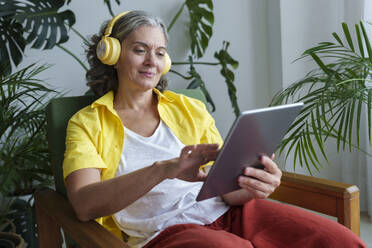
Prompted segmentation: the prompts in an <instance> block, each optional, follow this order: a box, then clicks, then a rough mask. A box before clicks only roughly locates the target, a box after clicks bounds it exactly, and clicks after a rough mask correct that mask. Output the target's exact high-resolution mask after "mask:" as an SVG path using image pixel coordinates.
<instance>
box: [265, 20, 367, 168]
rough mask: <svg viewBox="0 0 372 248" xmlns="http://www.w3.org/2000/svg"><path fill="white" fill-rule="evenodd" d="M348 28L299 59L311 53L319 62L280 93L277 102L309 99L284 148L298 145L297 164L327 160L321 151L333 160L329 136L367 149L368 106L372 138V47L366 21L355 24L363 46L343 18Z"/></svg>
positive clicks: (348, 145) (341, 146)
mask: <svg viewBox="0 0 372 248" xmlns="http://www.w3.org/2000/svg"><path fill="white" fill-rule="evenodd" d="M342 30H343V37H342V38H341V36H340V35H338V34H337V33H333V37H334V39H335V41H336V42H321V43H319V44H318V45H317V46H315V47H312V48H310V49H307V50H306V51H305V52H304V53H303V54H302V55H301V57H300V58H299V59H304V58H311V59H312V60H313V61H314V62H315V63H316V65H317V67H316V68H314V69H313V70H311V71H310V72H309V73H308V74H307V75H306V76H305V77H304V78H303V79H301V80H299V81H297V82H295V83H293V84H292V85H290V86H289V87H288V88H286V89H284V90H283V91H281V92H279V93H277V94H276V95H275V96H274V98H273V100H272V102H271V105H278V104H283V103H288V102H297V101H302V102H304V104H305V107H304V108H303V110H302V111H301V113H300V115H299V116H298V118H297V119H296V121H295V122H294V123H293V124H292V126H291V127H290V129H289V132H288V134H287V136H286V138H285V139H284V140H283V142H282V143H281V145H280V148H279V152H280V153H283V152H290V151H294V166H295V163H296V162H297V163H300V165H301V166H306V168H307V169H308V171H309V172H310V173H312V171H313V170H314V169H315V170H319V166H322V164H321V162H320V161H321V160H320V159H319V156H322V157H323V158H325V160H326V161H328V159H327V153H326V150H325V142H326V141H327V139H328V138H334V139H335V140H336V144H337V151H341V150H342V151H344V150H349V151H351V150H352V148H353V147H354V148H358V149H361V147H360V139H359V134H360V132H361V120H362V119H361V116H362V114H363V108H364V106H365V107H366V108H367V110H368V114H367V122H368V130H369V132H368V136H369V143H370V144H371V123H372V121H371V118H372V114H371V106H372V88H371V87H370V86H369V84H367V82H368V81H370V78H371V75H372V48H371V45H370V42H369V38H368V36H367V33H366V32H365V28H364V26H363V23H362V22H361V23H360V24H359V25H358V24H357V25H355V35H356V40H357V45H358V47H356V46H355V44H354V43H353V38H352V34H351V32H350V30H349V27H348V25H347V24H346V23H342ZM364 47H365V48H366V51H367V53H365V50H364ZM366 54H367V55H368V57H366ZM355 135H356V137H355V138H354V136H355ZM355 142H356V144H354V143H355ZM316 151H320V154H321V155H319V153H318V152H316ZM287 157H288V154H287V156H286V158H287Z"/></svg>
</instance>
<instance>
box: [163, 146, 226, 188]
mask: <svg viewBox="0 0 372 248" xmlns="http://www.w3.org/2000/svg"><path fill="white" fill-rule="evenodd" d="M218 152H219V149H218V144H199V145H194V146H186V147H184V148H183V149H182V151H181V154H180V157H178V158H174V159H170V160H166V161H162V162H159V163H166V164H167V171H168V173H169V174H168V178H178V179H181V180H185V181H189V182H195V181H203V180H205V178H206V176H207V174H206V173H204V172H203V171H202V170H200V166H201V165H203V164H206V163H208V162H209V161H213V160H215V159H216V157H217V154H218Z"/></svg>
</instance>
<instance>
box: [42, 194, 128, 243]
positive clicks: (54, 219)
mask: <svg viewBox="0 0 372 248" xmlns="http://www.w3.org/2000/svg"><path fill="white" fill-rule="evenodd" d="M35 209H36V220H37V230H38V242H39V248H54V247H58V248H59V247H62V236H61V228H62V229H63V230H64V232H65V233H66V234H68V235H69V236H70V237H71V238H72V239H73V240H75V241H76V242H77V243H78V244H79V245H80V246H81V247H90V248H94V247H113V248H116V247H117V248H119V247H120V248H123V247H128V246H127V245H126V244H125V243H124V242H123V241H122V240H120V239H119V238H117V237H116V236H115V235H114V234H112V233H111V232H109V231H108V230H106V229H105V228H104V227H102V226H101V225H100V224H98V223H97V222H95V221H93V220H92V221H88V222H81V221H79V220H78V219H77V218H76V215H75V213H74V210H73V209H72V207H71V205H70V203H69V202H68V200H67V199H66V198H65V197H64V196H62V195H61V194H59V193H57V192H56V191H54V190H50V189H48V190H44V191H40V192H38V193H36V194H35Z"/></svg>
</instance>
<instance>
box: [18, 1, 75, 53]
mask: <svg viewBox="0 0 372 248" xmlns="http://www.w3.org/2000/svg"><path fill="white" fill-rule="evenodd" d="M64 4H65V2H64V1H62V0H42V1H36V0H28V1H25V3H23V4H21V3H19V4H18V5H17V15H16V16H15V18H16V20H17V21H18V22H19V23H22V24H24V27H25V28H27V29H25V32H28V33H29V36H28V38H27V42H28V43H32V42H33V44H32V47H33V48H40V47H42V46H43V45H44V48H43V49H51V48H53V47H54V46H55V45H56V44H60V43H63V42H66V41H67V40H68V35H67V32H66V26H68V27H71V26H72V25H74V24H75V15H74V13H73V12H72V11H70V10H64V11H59V10H60V9H62V8H63V7H64ZM49 30H50V31H49ZM57 30H58V31H59V32H58V31H57ZM57 36H59V40H58V41H57Z"/></svg>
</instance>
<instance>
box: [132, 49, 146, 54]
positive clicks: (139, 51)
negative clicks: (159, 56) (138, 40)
mask: <svg viewBox="0 0 372 248" xmlns="http://www.w3.org/2000/svg"><path fill="white" fill-rule="evenodd" d="M134 52H135V53H138V54H142V53H145V50H144V49H141V48H135V49H134Z"/></svg>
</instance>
